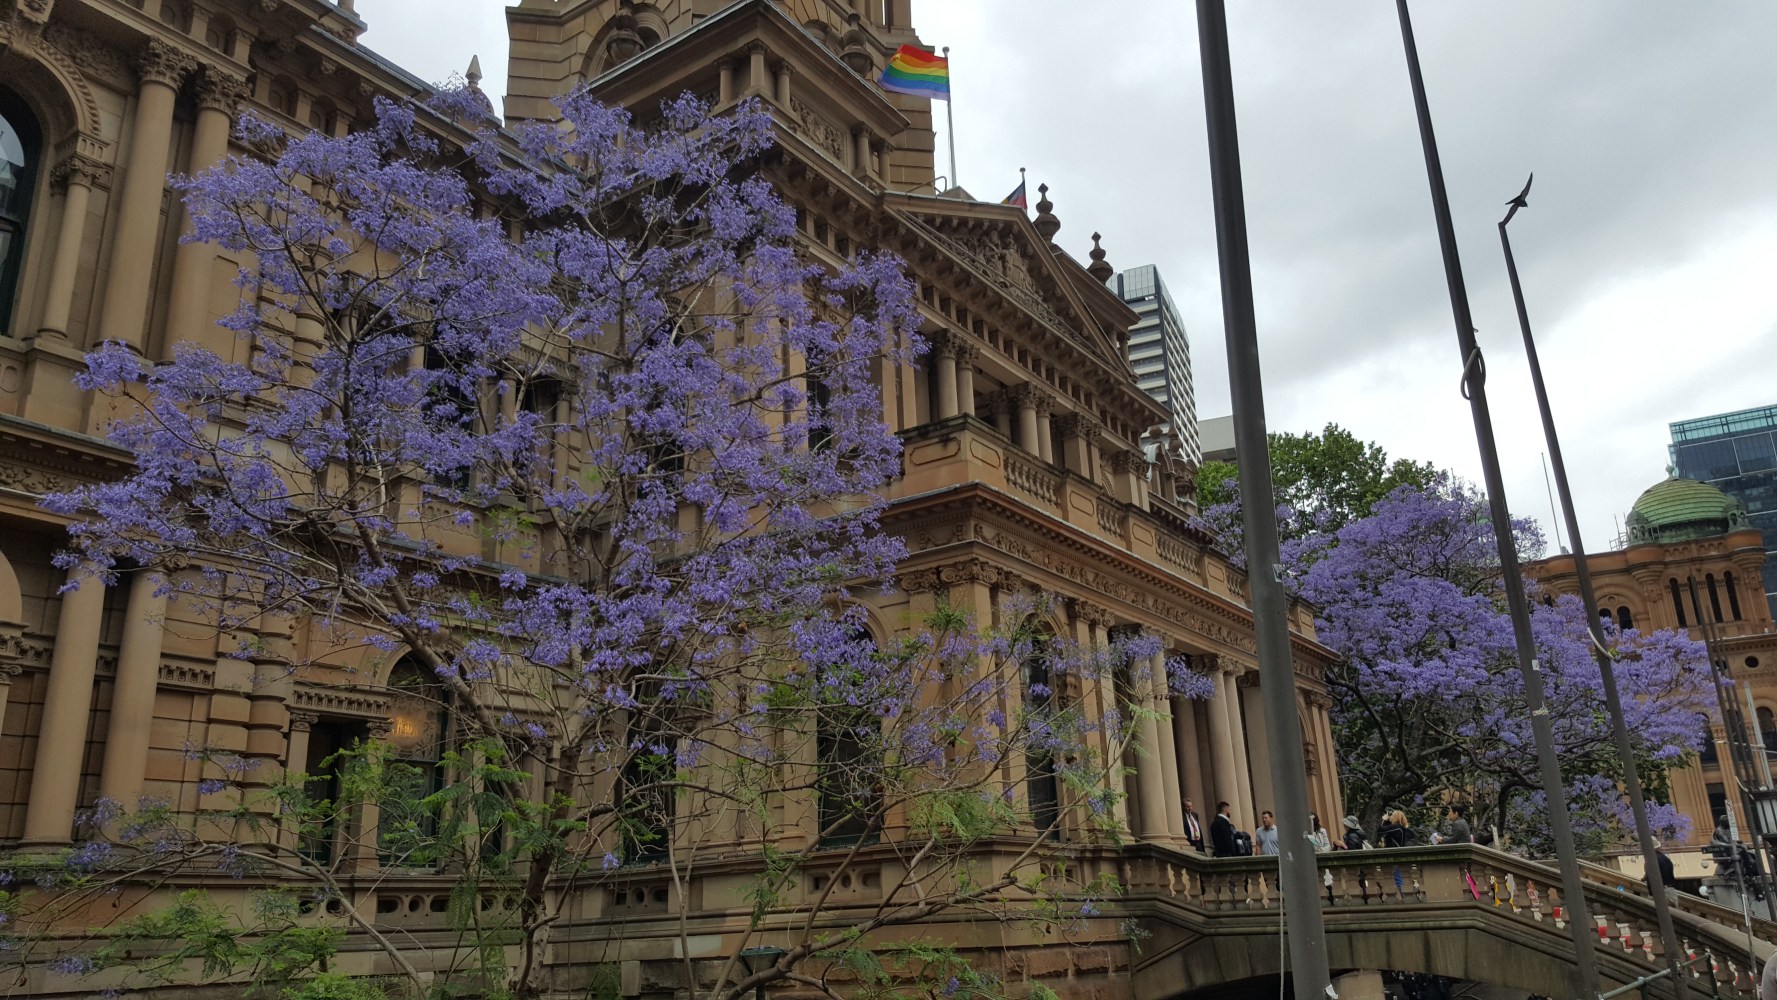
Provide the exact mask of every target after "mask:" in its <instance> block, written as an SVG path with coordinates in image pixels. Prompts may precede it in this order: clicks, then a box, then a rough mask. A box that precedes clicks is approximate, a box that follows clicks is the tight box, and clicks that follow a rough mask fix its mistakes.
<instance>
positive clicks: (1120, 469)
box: [1110, 451, 1148, 477]
mask: <svg viewBox="0 0 1777 1000" xmlns="http://www.w3.org/2000/svg"><path fill="white" fill-rule="evenodd" d="M1110 467H1111V471H1112V472H1115V473H1119V474H1121V473H1125V472H1128V473H1134V474H1135V475H1138V476H1144V477H1145V476H1146V475H1147V474H1148V457H1147V456H1146V455H1143V454H1142V453H1141V452H1139V451H1119V452H1117V453H1116V454H1114V455H1112V456H1110Z"/></svg>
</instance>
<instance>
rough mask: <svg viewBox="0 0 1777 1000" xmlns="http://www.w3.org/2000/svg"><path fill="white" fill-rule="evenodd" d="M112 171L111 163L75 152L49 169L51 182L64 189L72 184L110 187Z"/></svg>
mask: <svg viewBox="0 0 1777 1000" xmlns="http://www.w3.org/2000/svg"><path fill="white" fill-rule="evenodd" d="M111 172H112V171H111V164H109V163H103V162H100V161H99V160H95V159H93V158H92V157H90V156H85V155H82V154H80V153H75V154H73V155H72V156H68V157H65V158H63V160H62V161H61V162H60V163H57V164H56V165H55V166H53V167H51V168H50V169H49V183H50V184H51V185H52V186H54V187H57V188H62V189H66V188H67V186H68V185H70V184H84V185H86V186H87V187H101V188H109V187H110V186H111Z"/></svg>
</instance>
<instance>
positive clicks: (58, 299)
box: [37, 154, 111, 339]
mask: <svg viewBox="0 0 1777 1000" xmlns="http://www.w3.org/2000/svg"><path fill="white" fill-rule="evenodd" d="M110 178H111V168H110V167H109V166H107V165H105V164H103V163H100V162H99V161H97V160H94V159H91V158H90V157H86V156H81V155H79V154H75V155H74V156H70V157H68V158H67V159H65V160H63V161H62V162H60V163H58V164H56V166H55V169H54V170H53V171H51V173H50V180H51V182H52V183H54V184H57V185H61V186H63V187H65V188H66V190H67V193H66V194H65V195H64V196H63V197H62V220H61V225H60V226H59V227H57V231H56V252H55V256H54V257H52V258H51V259H50V265H49V288H48V289H47V292H46V294H45V296H44V302H43V320H42V322H41V323H39V324H38V328H37V335H38V336H40V337H56V338H64V339H65V338H66V337H67V336H68V317H69V315H70V313H72V312H73V309H74V279H75V277H76V275H77V274H78V273H79V271H80V244H81V242H82V241H83V240H84V239H85V238H86V213H87V208H88V205H89V204H90V201H91V198H92V193H93V184H94V182H96V181H100V180H103V181H104V182H105V183H109V182H110Z"/></svg>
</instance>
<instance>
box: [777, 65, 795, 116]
mask: <svg viewBox="0 0 1777 1000" xmlns="http://www.w3.org/2000/svg"><path fill="white" fill-rule="evenodd" d="M791 72H792V70H791V67H790V64H789V63H788V62H781V63H778V64H777V103H778V104H779V105H781V106H782V107H783V109H784V110H785V111H788V110H790V73H791Z"/></svg>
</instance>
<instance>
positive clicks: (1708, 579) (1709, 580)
mask: <svg viewBox="0 0 1777 1000" xmlns="http://www.w3.org/2000/svg"><path fill="white" fill-rule="evenodd" d="M1703 583H1704V585H1705V586H1706V587H1708V588H1709V613H1710V614H1711V615H1713V616H1714V617H1715V620H1716V621H1717V622H1720V621H1721V592H1720V591H1718V590H1716V589H1715V574H1714V573H1706V574H1704V576H1703Z"/></svg>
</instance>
